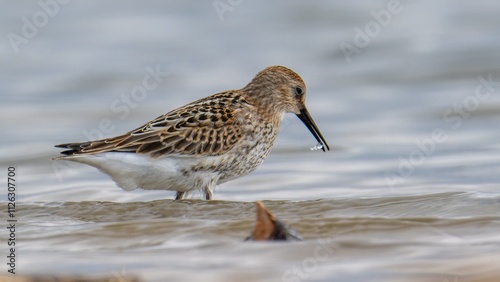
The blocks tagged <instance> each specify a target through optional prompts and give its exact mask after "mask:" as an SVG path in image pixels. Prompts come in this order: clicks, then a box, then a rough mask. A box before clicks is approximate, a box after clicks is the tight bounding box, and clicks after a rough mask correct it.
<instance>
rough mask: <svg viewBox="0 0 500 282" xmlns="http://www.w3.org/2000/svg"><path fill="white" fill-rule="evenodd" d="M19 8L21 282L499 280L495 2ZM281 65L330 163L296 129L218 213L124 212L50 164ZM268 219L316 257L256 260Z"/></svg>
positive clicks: (4, 98)
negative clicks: (95, 278)
mask: <svg viewBox="0 0 500 282" xmlns="http://www.w3.org/2000/svg"><path fill="white" fill-rule="evenodd" d="M1 2H2V4H3V6H4V9H1V10H0V15H1V16H0V21H1V24H0V34H1V35H2V36H1V37H0V38H1V39H0V115H1V116H2V119H1V120H2V121H1V122H2V131H3V134H2V138H1V139H0V142H1V146H0V162H1V164H2V167H3V168H4V172H3V174H4V175H7V167H9V166H14V167H15V168H16V171H17V179H16V181H17V201H18V210H17V216H18V221H19V224H18V225H19V226H20V227H19V229H18V234H17V236H18V257H19V261H20V262H21V263H19V268H18V273H20V274H28V275H31V274H95V275H108V276H109V275H112V276H113V277H118V278H120V277H125V276H126V275H129V274H130V275H137V276H138V277H140V278H141V279H143V280H144V281H165V280H176V281H183V280H185V281H189V280H191V281H194V280H200V279H203V280H207V281H234V280H236V279H238V280H239V281H332V280H335V281H436V282H444V281H453V282H458V281H460V282H463V281H498V279H500V278H499V277H500V271H499V270H498V264H497V263H496V262H498V260H499V259H500V255H499V254H500V252H499V251H500V237H499V236H498V230H499V228H500V193H499V188H500V185H499V183H500V144H499V140H500V130H499V121H500V53H499V50H500V31H499V29H498V26H500V17H499V16H498V11H499V8H500V6H499V4H498V3H497V2H495V1H465V0H463V1H457V0H455V1H451V0H450V1H395V0H384V1H356V2H352V3H351V2H346V1H314V2H305V1H286V2H285V1H281V2H269V1H245V0H231V1H230V0H215V1H199V2H196V3H193V2H187V1H185V2H182V1H175V2H174V1H168V2H165V1H147V2H140V1H68V0H65V1H63V0H60V1H57V0H41V1H1ZM270 65H284V66H287V67H290V68H292V69H293V70H295V71H296V72H297V73H299V74H300V75H301V76H302V77H303V79H304V80H305V82H306V84H307V85H308V90H307V93H308V98H307V103H308V108H309V111H310V112H311V114H312V115H313V117H314V118H315V120H316V123H317V124H318V126H319V128H320V129H321V131H322V133H323V135H324V136H325V138H326V139H327V140H328V141H329V143H330V145H331V146H332V147H333V150H332V151H331V152H328V153H323V152H321V151H311V150H310V147H313V146H314V145H315V144H316V142H315V140H314V138H313V137H312V136H311V135H310V133H309V132H308V131H307V129H306V128H305V127H304V126H303V125H302V123H301V122H300V121H299V120H298V119H297V118H296V117H295V116H293V115H290V116H287V117H286V118H285V121H284V125H283V127H282V131H281V133H280V135H279V137H278V140H277V142H276V143H275V146H274V149H273V151H272V153H271V155H270V156H269V157H268V158H267V160H266V162H265V163H264V164H263V165H262V166H261V167H260V168H259V169H258V170H257V171H255V172H254V173H252V174H250V175H248V176H246V177H244V178H241V179H238V180H235V181H232V182H229V183H226V184H224V185H220V186H219V187H218V188H217V189H216V191H215V194H214V199H215V201H211V202H206V201H202V200H199V199H200V198H202V195H201V194H195V195H193V198H194V199H193V200H187V201H182V202H172V201H171V199H172V197H173V192H170V191H139V190H138V191H133V192H125V191H122V190H121V189H119V188H117V187H116V186H115V184H114V183H113V181H112V180H111V179H109V178H108V177H107V176H105V175H103V174H101V173H99V172H98V171H97V170H96V169H94V168H92V167H87V166H84V165H79V164H71V163H67V162H53V161H51V160H50V158H52V157H56V156H58V154H59V150H58V149H56V148H53V145H55V144H59V143H67V142H75V141H85V140H89V139H97V138H102V137H111V136H114V135H118V134H121V133H124V132H126V131H129V130H131V129H133V128H136V127H138V126H140V125H142V124H144V123H145V122H147V121H149V120H151V119H153V118H155V117H157V116H159V115H161V114H163V113H165V112H168V111H170V110H172V109H175V108H177V107H179V106H182V105H184V104H186V103H188V102H191V101H193V100H195V99H198V98H202V97H205V96H208V95H210V94H213V93H216V92H219V91H223V90H227V89H236V88H241V87H243V86H245V85H246V84H247V83H248V82H249V81H250V80H251V79H252V77H253V76H254V75H255V74H256V73H257V72H258V71H260V70H262V69H263V68H265V67H267V66H270ZM148 76H150V77H153V78H154V81H155V82H156V83H154V85H153V87H148V89H145V87H144V82H143V81H144V79H145V77H148ZM2 179H3V178H2ZM4 191H5V193H1V199H2V205H3V206H4V207H6V205H7V197H6V193H7V191H6V190H5V189H4ZM258 200H263V201H264V203H265V204H266V205H267V206H268V207H269V208H270V209H271V210H272V211H273V212H274V213H275V215H276V216H278V217H279V218H281V219H282V220H283V221H284V222H286V223H287V224H288V225H290V226H291V227H293V228H295V229H296V230H297V231H298V232H299V233H301V234H302V236H303V237H304V238H305V239H306V240H305V241H304V242H302V243H291V244H260V243H259V244H254V243H243V242H242V240H243V238H245V237H246V236H247V235H248V233H249V232H250V230H251V228H252V226H253V219H254V211H253V204H252V202H253V201H258ZM5 216H6V215H1V217H2V222H5V218H4V217H5ZM0 236H2V244H4V239H6V238H8V237H7V236H8V234H7V233H4V232H2V233H1V234H0ZM1 248H2V249H6V248H7V246H6V244H5V245H4V246H2V247H1ZM318 248H320V249H321V250H323V251H325V254H326V255H323V256H319V255H318V254H317V252H315V250H317V249H318ZM322 254H323V253H322ZM0 265H1V269H2V274H5V273H6V269H5V270H3V269H4V268H5V267H6V265H5V263H0Z"/></svg>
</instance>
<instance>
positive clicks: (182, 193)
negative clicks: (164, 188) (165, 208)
mask: <svg viewBox="0 0 500 282" xmlns="http://www.w3.org/2000/svg"><path fill="white" fill-rule="evenodd" d="M184 194H185V192H181V191H177V193H176V194H175V199H176V200H182V198H184Z"/></svg>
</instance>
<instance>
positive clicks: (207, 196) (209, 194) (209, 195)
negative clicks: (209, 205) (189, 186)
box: [205, 189, 212, 200]
mask: <svg viewBox="0 0 500 282" xmlns="http://www.w3.org/2000/svg"><path fill="white" fill-rule="evenodd" d="M205 200H212V190H211V189H206V190H205Z"/></svg>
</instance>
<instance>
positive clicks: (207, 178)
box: [64, 152, 220, 192]
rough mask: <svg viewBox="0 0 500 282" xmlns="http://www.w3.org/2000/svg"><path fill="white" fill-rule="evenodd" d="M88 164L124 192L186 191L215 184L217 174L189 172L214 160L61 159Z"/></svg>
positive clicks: (109, 156) (108, 156) (117, 154)
mask: <svg viewBox="0 0 500 282" xmlns="http://www.w3.org/2000/svg"><path fill="white" fill-rule="evenodd" d="M64 160H68V161H74V162H79V163H84V164H88V165H91V166H93V167H95V168H97V169H99V170H100V171H101V172H103V173H105V174H107V175H109V176H110V177H111V178H112V179H113V180H114V181H115V182H116V184H117V185H118V186H119V187H121V188H122V189H124V190H128V191H130V190H134V189H137V188H142V189H147V190H172V191H180V192H187V191H189V190H193V189H202V188H204V187H208V186H209V185H210V183H217V181H218V179H219V177H220V176H219V173H218V172H215V171H213V172H208V171H199V172H197V171H192V170H190V168H192V167H196V166H200V165H204V164H207V163H209V164H210V163H212V162H217V161H218V160H217V157H201V158H195V157H174V156H169V157H165V158H161V159H151V158H149V157H148V156H147V155H140V154H134V153H121V152H106V153H101V154H95V155H74V156H69V157H66V158H64Z"/></svg>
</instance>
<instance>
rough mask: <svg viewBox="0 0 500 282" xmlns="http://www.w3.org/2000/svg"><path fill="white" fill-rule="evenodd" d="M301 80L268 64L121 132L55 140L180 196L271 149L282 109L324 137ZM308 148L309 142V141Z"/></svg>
mask: <svg viewBox="0 0 500 282" xmlns="http://www.w3.org/2000/svg"><path fill="white" fill-rule="evenodd" d="M305 98H306V84H305V83H304V81H303V80H302V78H301V77H300V76H299V75H298V74H297V73H296V72H295V71H293V70H291V69H289V68H287V67H284V66H278V65H277V66H270V67H267V68H265V69H263V70H262V71H260V72H258V73H257V75H255V77H254V78H253V79H252V80H251V81H250V83H248V84H247V85H246V86H245V87H243V88H241V89H237V90H228V91H223V92H219V93H216V94H213V95H211V96H208V97H206V98H202V99H199V100H196V101H194V102H191V103H189V104H187V105H185V106H182V107H180V108H177V109H175V110H172V111H170V112H167V113H166V114H163V115H160V116H159V117H157V118H155V119H153V120H152V121H150V122H148V123H146V124H144V125H142V126H140V127H138V128H136V129H134V130H132V131H129V132H127V133H125V134H122V135H118V136H115V137H111V138H105V139H99V140H94V141H85V142H76V143H65V144H59V145H55V147H58V148H63V149H65V150H64V151H62V152H61V154H62V155H63V156H59V157H56V158H53V159H52V160H65V161H72V162H78V163H83V164H87V165H90V166H93V167H95V168H97V169H98V170H100V171H101V172H103V173H104V174H107V175H108V176H110V177H111V179H112V180H113V181H114V182H115V183H116V184H117V186H119V187H120V188H122V189H123V190H126V191H131V190H135V189H139V188H140V189H144V190H171V191H175V192H176V195H175V199H176V200H181V199H185V198H187V196H188V195H189V194H190V193H191V192H193V191H201V192H202V193H203V194H204V197H205V199H206V200H211V199H212V197H213V190H214V188H215V187H216V185H218V184H222V183H225V182H228V181H231V180H234V179H237V178H239V177H241V176H244V175H246V174H248V173H250V172H252V171H254V170H255V169H256V168H257V167H258V166H260V165H261V164H262V162H263V161H264V159H265V158H266V157H267V156H268V155H269V153H270V151H271V148H272V146H273V143H274V141H275V140H276V137H277V135H278V132H279V131H280V126H281V123H282V120H283V117H284V115H285V113H293V114H295V115H297V117H298V118H299V119H300V120H301V121H302V122H303V123H304V125H305V126H306V127H307V128H308V129H309V131H310V132H311V134H312V135H313V136H314V138H315V139H316V141H317V142H318V144H317V145H316V147H315V148H314V149H321V150H322V151H323V152H326V150H328V151H329V150H330V147H329V145H328V143H327V142H326V140H325V138H324V137H323V135H322V134H321V132H320V130H319V129H318V126H317V125H316V123H315V122H314V120H313V118H312V116H311V115H310V113H309V111H308V110H307V108H306V104H305ZM311 149H313V148H311Z"/></svg>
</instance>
